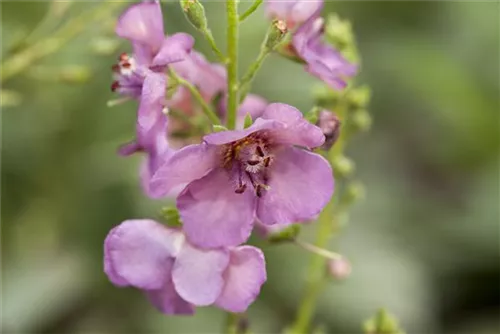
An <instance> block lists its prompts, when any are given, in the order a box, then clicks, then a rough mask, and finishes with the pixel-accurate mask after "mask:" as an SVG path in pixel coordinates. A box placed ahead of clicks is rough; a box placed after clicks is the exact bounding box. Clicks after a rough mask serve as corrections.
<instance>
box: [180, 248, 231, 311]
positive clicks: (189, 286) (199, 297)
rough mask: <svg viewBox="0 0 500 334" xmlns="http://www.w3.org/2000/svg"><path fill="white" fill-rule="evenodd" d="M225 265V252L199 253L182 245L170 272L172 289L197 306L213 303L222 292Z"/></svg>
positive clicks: (226, 256)
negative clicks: (173, 287)
mask: <svg viewBox="0 0 500 334" xmlns="http://www.w3.org/2000/svg"><path fill="white" fill-rule="evenodd" d="M228 263H229V252H228V251H227V250H222V249H221V250H201V249H197V248H195V247H193V246H191V245H189V243H186V244H184V247H183V248H182V250H181V252H180V253H179V255H178V257H177V259H176V260H175V263H174V268H173V270H172V278H173V282H174V285H175V290H176V291H177V293H178V294H179V295H180V296H181V297H182V298H183V299H184V300H186V301H188V302H190V303H193V304H195V305H197V306H205V305H210V304H213V302H215V300H216V299H217V297H218V296H219V295H220V293H221V291H222V288H223V285H224V279H223V277H222V273H223V272H224V270H226V268H227V265H228Z"/></svg>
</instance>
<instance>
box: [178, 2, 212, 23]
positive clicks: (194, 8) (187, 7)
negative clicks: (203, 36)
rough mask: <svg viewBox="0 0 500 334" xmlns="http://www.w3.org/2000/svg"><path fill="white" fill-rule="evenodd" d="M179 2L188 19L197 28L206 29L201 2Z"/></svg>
mask: <svg viewBox="0 0 500 334" xmlns="http://www.w3.org/2000/svg"><path fill="white" fill-rule="evenodd" d="M180 3H181V7H182V10H183V11H184V14H186V18H187V19H188V21H189V22H190V23H191V24H192V25H193V26H194V27H195V28H196V29H198V30H201V31H205V30H207V28H208V24H207V17H206V15H205V8H204V7H203V5H202V4H201V2H200V1H199V0H181V1H180Z"/></svg>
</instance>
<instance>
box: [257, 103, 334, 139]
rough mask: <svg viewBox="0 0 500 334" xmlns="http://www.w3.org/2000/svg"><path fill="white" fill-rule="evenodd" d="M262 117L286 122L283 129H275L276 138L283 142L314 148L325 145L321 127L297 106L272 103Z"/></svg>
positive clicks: (274, 135)
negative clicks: (305, 115)
mask: <svg viewBox="0 0 500 334" xmlns="http://www.w3.org/2000/svg"><path fill="white" fill-rule="evenodd" d="M262 118H264V119H267V120H275V121H279V122H281V123H283V124H284V126H283V128H282V129H277V130H273V132H272V133H273V137H274V139H275V140H276V141H277V142H279V143H281V144H288V145H298V146H304V147H307V148H313V147H318V146H321V145H323V143H324V142H325V135H324V134H323V131H321V129H320V128H319V127H317V126H316V125H314V124H311V123H309V122H308V121H307V120H306V119H304V117H303V116H302V113H301V112H300V111H299V110H298V109H297V108H295V107H292V106H290V105H288V104H284V103H271V104H270V105H268V106H267V108H266V110H265V111H264V114H263V115H262Z"/></svg>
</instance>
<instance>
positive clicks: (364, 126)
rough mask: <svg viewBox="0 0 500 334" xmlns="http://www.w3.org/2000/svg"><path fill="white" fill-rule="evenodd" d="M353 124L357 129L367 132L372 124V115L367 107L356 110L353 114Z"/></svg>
mask: <svg viewBox="0 0 500 334" xmlns="http://www.w3.org/2000/svg"><path fill="white" fill-rule="evenodd" d="M351 125H352V126H353V127H354V129H355V130H356V131H360V132H366V131H368V130H370V128H371V126H372V117H371V116H370V114H369V113H368V111H366V110H365V109H359V110H356V111H354V113H353V115H352V118H351Z"/></svg>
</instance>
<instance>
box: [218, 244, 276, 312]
mask: <svg viewBox="0 0 500 334" xmlns="http://www.w3.org/2000/svg"><path fill="white" fill-rule="evenodd" d="M266 279H267V274H266V261H265V259H264V254H263V253H262V251H261V250H260V249H258V248H255V247H252V246H241V247H237V248H234V249H232V250H231V259H230V262H229V266H228V268H227V270H226V271H225V273H224V280H225V284H224V289H223V290H222V293H221V295H220V296H219V298H218V299H217V301H216V302H215V304H216V305H217V306H219V307H221V308H223V309H225V310H226V311H229V312H236V313H240V312H245V311H246V309H247V308H248V306H249V305H250V304H251V303H253V302H254V300H255V299H256V298H257V296H258V295H259V292H260V288H261V286H262V284H264V282H265V281H266Z"/></svg>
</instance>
